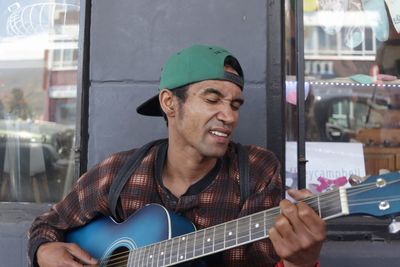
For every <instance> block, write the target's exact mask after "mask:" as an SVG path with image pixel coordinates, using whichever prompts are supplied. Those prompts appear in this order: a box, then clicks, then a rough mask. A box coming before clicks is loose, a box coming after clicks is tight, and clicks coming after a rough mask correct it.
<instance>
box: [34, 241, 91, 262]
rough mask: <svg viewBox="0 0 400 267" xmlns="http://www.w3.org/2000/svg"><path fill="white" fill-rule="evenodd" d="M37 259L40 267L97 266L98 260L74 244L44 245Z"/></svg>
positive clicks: (50, 243) (53, 243)
mask: <svg viewBox="0 0 400 267" xmlns="http://www.w3.org/2000/svg"><path fill="white" fill-rule="evenodd" d="M36 258H37V263H38V264H39V266H40V267H51V266H65V267H83V266H87V265H96V264H97V260H96V259H94V258H92V257H91V256H90V255H89V253H87V252H86V251H84V250H83V249H81V248H80V247H79V246H78V245H77V244H73V243H62V242H49V243H44V244H42V245H41V246H39V248H38V250H37V252H36Z"/></svg>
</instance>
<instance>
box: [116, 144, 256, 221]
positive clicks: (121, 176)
mask: <svg viewBox="0 0 400 267" xmlns="http://www.w3.org/2000/svg"><path fill="white" fill-rule="evenodd" d="M164 142H167V139H159V140H155V141H152V142H150V143H147V144H145V145H144V146H142V147H141V148H139V149H138V150H136V151H135V153H133V155H132V157H131V158H129V159H128V160H127V161H126V163H125V164H124V165H123V166H122V168H121V169H120V170H119V171H118V173H117V176H116V178H115V179H114V181H113V182H112V184H111V187H110V192H109V195H108V203H109V204H108V205H109V209H110V211H111V213H112V216H113V217H114V218H115V219H119V217H118V216H117V204H118V200H119V195H120V193H121V191H122V189H123V187H124V186H125V184H126V182H127V181H128V179H129V178H130V177H131V176H132V174H133V172H134V171H135V170H136V169H137V168H138V167H139V164H140V163H141V162H142V160H143V158H144V157H145V156H146V155H147V153H148V151H149V150H150V148H151V147H153V146H155V145H159V144H161V143H164ZM235 149H236V152H237V154H238V166H239V180H240V203H241V205H243V203H244V202H245V200H246V199H247V198H248V197H249V195H250V188H249V164H248V154H247V151H246V149H245V148H244V147H243V146H242V145H241V144H240V143H236V147H235Z"/></svg>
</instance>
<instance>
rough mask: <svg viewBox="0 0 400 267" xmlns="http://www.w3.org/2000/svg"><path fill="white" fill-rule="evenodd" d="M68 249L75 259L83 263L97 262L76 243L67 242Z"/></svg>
mask: <svg viewBox="0 0 400 267" xmlns="http://www.w3.org/2000/svg"><path fill="white" fill-rule="evenodd" d="M68 245H69V246H68V251H69V253H71V254H72V255H73V256H74V257H75V258H76V259H78V260H79V261H82V262H83V263H86V264H93V265H94V264H97V260H96V259H95V258H93V257H92V256H90V255H89V253H87V252H86V251H84V250H83V249H82V248H80V247H79V246H78V245H76V244H72V243H71V244H68Z"/></svg>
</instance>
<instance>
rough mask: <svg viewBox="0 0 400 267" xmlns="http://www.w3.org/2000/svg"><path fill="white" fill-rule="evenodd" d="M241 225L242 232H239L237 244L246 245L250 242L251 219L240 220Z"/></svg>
mask: <svg viewBox="0 0 400 267" xmlns="http://www.w3.org/2000/svg"><path fill="white" fill-rule="evenodd" d="M238 223H239V224H240V229H241V230H240V231H238V234H237V236H238V240H237V242H238V243H239V244H240V243H245V242H247V241H250V229H251V224H250V217H243V218H240V219H239V222H238Z"/></svg>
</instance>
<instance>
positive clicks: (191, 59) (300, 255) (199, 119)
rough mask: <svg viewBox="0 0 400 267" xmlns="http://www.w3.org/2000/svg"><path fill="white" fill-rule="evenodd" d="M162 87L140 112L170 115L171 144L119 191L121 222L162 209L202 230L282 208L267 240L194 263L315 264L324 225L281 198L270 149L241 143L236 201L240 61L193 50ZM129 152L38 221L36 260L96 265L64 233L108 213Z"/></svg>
mask: <svg viewBox="0 0 400 267" xmlns="http://www.w3.org/2000/svg"><path fill="white" fill-rule="evenodd" d="M159 90H160V91H159V94H157V95H156V96H155V97H153V98H151V99H150V100H148V101H146V102H145V103H143V104H142V105H141V106H139V107H138V109H137V111H138V112H139V113H140V114H143V115H150V116H164V117H165V119H166V120H167V125H168V141H166V142H161V143H158V144H156V145H154V146H153V147H151V148H150V150H149V151H148V152H147V153H146V155H145V156H144V157H143V159H142V160H141V164H140V166H139V167H138V168H137V169H136V170H135V171H134V172H133V174H132V175H131V176H130V177H129V180H128V181H127V183H126V184H125V186H124V188H123V189H122V191H121V193H120V194H119V202H118V205H117V215H118V216H117V217H119V218H120V219H122V220H125V219H127V218H128V217H129V216H130V215H131V214H132V213H134V212H135V211H137V210H138V209H139V208H141V207H143V206H145V205H146V204H148V203H159V204H162V205H163V206H165V207H166V208H167V209H169V210H172V211H174V212H176V213H179V214H181V215H183V216H185V217H186V218H188V219H190V220H191V221H192V222H193V223H194V224H195V226H196V228H197V229H202V228H206V227H209V226H212V225H216V224H219V223H222V222H226V221H229V220H233V219H236V218H238V217H242V216H245V215H249V214H252V213H255V212H258V211H261V210H266V209H269V208H272V207H274V206H277V205H280V208H281V215H279V216H278V217H277V219H276V223H275V225H274V226H273V227H272V228H271V229H270V230H269V235H270V240H268V239H264V240H261V241H256V242H254V243H252V244H248V245H244V246H240V247H237V248H233V249H229V250H227V251H225V252H221V253H218V254H215V255H213V256H208V257H205V258H204V259H200V260H198V262H197V264H202V265H200V266H285V267H290V266H299V267H311V266H316V265H318V263H317V261H318V257H319V253H320V249H321V247H322V243H323V240H324V238H325V224H324V221H323V220H321V219H320V218H319V217H318V216H317V214H316V213H314V211H313V210H312V209H311V208H310V207H308V206H307V205H306V204H304V203H300V204H298V205H293V204H291V203H290V202H289V201H287V200H282V201H281V200H280V196H281V188H282V183H281V180H280V177H279V171H280V170H279V163H278V161H277V159H276V157H275V156H274V155H273V154H272V153H271V152H269V151H267V150H265V149H263V148H260V147H256V146H246V147H245V149H246V151H247V153H248V158H247V159H246V160H248V164H249V176H250V178H249V184H248V185H249V188H250V195H249V196H248V197H247V199H245V201H244V203H243V202H242V201H241V199H240V197H241V194H240V177H239V176H240V175H239V167H238V164H237V160H238V156H237V153H236V150H235V144H234V143H232V142H231V136H232V132H233V130H234V129H235V126H236V124H237V122H238V119H239V109H240V107H241V105H242V104H243V102H244V99H243V94H242V90H243V72H242V69H241V67H240V64H239V62H238V61H237V59H236V58H235V57H234V56H233V55H232V54H231V53H229V52H228V51H227V50H225V49H223V48H220V47H215V46H203V45H194V46H191V47H189V48H186V49H184V50H182V51H180V52H178V53H176V54H174V55H172V56H171V57H170V58H169V59H168V60H167V62H166V63H165V65H164V67H163V70H162V73H161V80H160V87H159ZM133 151H134V150H130V151H126V152H121V153H117V154H114V155H112V156H110V157H109V158H108V159H106V160H104V161H103V162H102V163H100V164H99V165H97V166H95V167H94V168H92V169H91V170H90V171H89V172H88V173H86V174H84V175H83V176H82V177H81V178H80V179H79V180H78V182H77V183H76V185H75V186H74V188H73V189H72V191H71V193H70V194H69V195H67V196H66V198H65V199H64V200H62V201H61V202H60V203H58V204H56V205H55V206H54V207H53V208H52V209H51V210H50V212H48V213H46V214H44V215H42V216H40V217H38V218H37V219H36V220H35V221H34V223H33V225H32V228H31V229H30V240H29V254H30V257H31V259H32V261H33V263H34V264H38V265H40V266H42V267H45V266H82V263H85V264H95V263H96V260H94V259H92V258H91V256H90V255H88V253H86V252H84V251H83V250H82V249H80V248H79V247H78V246H77V245H74V244H67V243H63V242H62V241H63V233H64V232H65V231H66V230H68V229H71V228H73V227H77V226H81V225H84V224H87V223H89V222H90V221H91V220H92V219H93V218H94V217H96V216H98V215H110V214H112V211H111V210H110V208H109V203H108V197H109V192H110V186H111V184H112V181H113V180H114V179H115V177H116V175H117V172H118V170H119V169H120V168H122V166H123V165H124V163H125V162H126V161H127V160H128V159H129V158H130V157H132V155H133V153H134V152H133ZM292 195H293V197H294V198H296V199H301V198H304V197H306V196H308V193H307V192H301V191H295V192H292ZM271 242H272V243H271ZM279 257H280V259H279ZM278 261H279V263H277V262H278ZM194 264H195V263H194Z"/></svg>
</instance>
